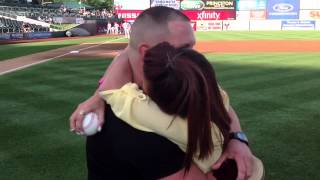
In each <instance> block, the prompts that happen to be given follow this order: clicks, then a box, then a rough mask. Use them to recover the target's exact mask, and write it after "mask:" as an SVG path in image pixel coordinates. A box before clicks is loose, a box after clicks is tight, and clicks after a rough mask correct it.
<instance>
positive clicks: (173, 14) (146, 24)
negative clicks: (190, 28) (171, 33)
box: [130, 6, 190, 45]
mask: <svg viewBox="0 0 320 180" xmlns="http://www.w3.org/2000/svg"><path fill="white" fill-rule="evenodd" d="M173 20H180V21H186V22H190V19H189V18H188V17H187V16H186V15H184V14H183V13H182V12H181V11H179V10H176V9H173V8H169V7H164V6H156V7H151V8H148V9H146V10H144V11H143V12H142V13H141V14H140V15H139V16H138V17H137V19H136V20H135V21H134V23H133V24H132V27H131V38H130V44H131V45H135V43H137V42H138V41H139V38H141V37H142V36H143V35H144V33H146V31H148V30H150V31H152V32H155V31H157V30H159V29H161V30H162V29H163V30H164V32H163V34H168V22H170V21H173Z"/></svg>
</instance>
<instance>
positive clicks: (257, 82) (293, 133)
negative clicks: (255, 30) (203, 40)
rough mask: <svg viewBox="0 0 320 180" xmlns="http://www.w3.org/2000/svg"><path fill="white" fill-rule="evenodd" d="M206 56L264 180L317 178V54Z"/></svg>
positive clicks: (319, 81)
mask: <svg viewBox="0 0 320 180" xmlns="http://www.w3.org/2000/svg"><path fill="white" fill-rule="evenodd" d="M208 56H209V58H211V60H212V61H213V64H214V66H215V68H216V71H217V75H218V77H219V80H220V83H221V84H222V85H223V87H224V88H225V89H226V90H227V91H228V92H229V94H230V96H231V103H232V104H233V105H234V106H235V109H236V110H237V112H238V115H239V116H240V119H241V122H242V126H243V128H244V129H245V130H246V132H247V133H248V134H249V138H250V139H252V140H253V144H252V147H253V150H254V152H256V153H257V154H258V155H259V156H260V157H261V158H262V159H263V161H264V163H265V165H266V170H267V179H297V180H298V179H314V177H319V173H317V169H318V167H320V163H319V162H320V158H319V156H318V155H317V153H318V152H319V151H320V145H319V143H318V140H319V138H320V132H319V131H318V128H315V127H320V122H319V121H318V120H319V117H320V113H319V109H318V108H317V107H320V79H319V77H320V61H319V53H314V54H312V53H311V54H301V53H293V54H287V55H286V56H281V54H269V55H265V54H263V55H261V56H260V54H252V55H243V54H236V55H208ZM272 56H274V57H272ZM247 57H248V60H247V59H246V58H247ZM233 69H236V70H233ZM220 70H221V71H220ZM229 73H230V74H229ZM306 159H307V160H306Z"/></svg>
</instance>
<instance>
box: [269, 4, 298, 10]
mask: <svg viewBox="0 0 320 180" xmlns="http://www.w3.org/2000/svg"><path fill="white" fill-rule="evenodd" d="M272 9H273V10H274V11H276V12H290V11H292V10H293V9H294V7H293V5H291V4H288V3H279V4H275V5H274V6H273V7H272Z"/></svg>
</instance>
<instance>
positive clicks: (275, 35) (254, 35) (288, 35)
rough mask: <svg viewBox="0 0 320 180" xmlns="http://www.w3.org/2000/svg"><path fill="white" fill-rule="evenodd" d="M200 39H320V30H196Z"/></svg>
mask: <svg viewBox="0 0 320 180" xmlns="http://www.w3.org/2000/svg"><path fill="white" fill-rule="evenodd" d="M196 38H197V40H200V41H203V40H204V41H210V40H319V39H320V31H217V32H196Z"/></svg>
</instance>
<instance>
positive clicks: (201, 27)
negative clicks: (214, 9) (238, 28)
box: [197, 21, 222, 31]
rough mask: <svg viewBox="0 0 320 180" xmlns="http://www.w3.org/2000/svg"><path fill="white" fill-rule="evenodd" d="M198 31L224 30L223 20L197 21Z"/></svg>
mask: <svg viewBox="0 0 320 180" xmlns="http://www.w3.org/2000/svg"><path fill="white" fill-rule="evenodd" d="M197 31H222V21H197Z"/></svg>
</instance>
